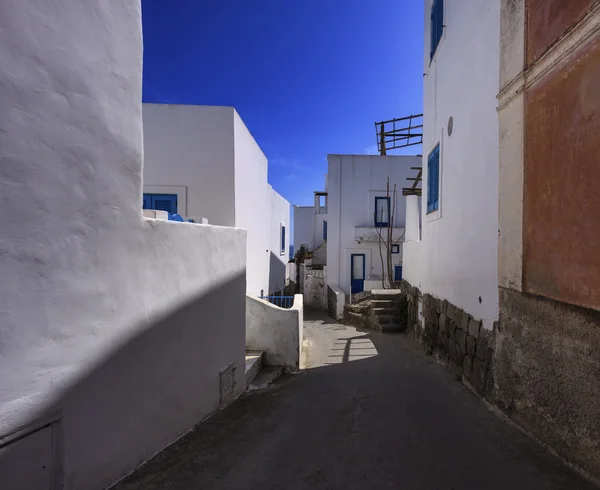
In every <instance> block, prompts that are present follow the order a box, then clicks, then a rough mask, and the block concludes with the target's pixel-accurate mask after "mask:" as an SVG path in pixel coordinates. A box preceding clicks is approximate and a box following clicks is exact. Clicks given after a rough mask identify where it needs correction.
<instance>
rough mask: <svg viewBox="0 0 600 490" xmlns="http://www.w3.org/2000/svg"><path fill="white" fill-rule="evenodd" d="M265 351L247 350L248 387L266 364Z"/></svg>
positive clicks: (246, 372) (246, 370)
mask: <svg viewBox="0 0 600 490" xmlns="http://www.w3.org/2000/svg"><path fill="white" fill-rule="evenodd" d="M264 358H265V353H264V351H246V366H245V375H246V388H248V386H250V383H252V381H253V380H254V378H256V376H258V373H259V372H260V371H261V369H262V368H263V365H264Z"/></svg>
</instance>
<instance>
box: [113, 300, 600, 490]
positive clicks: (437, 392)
mask: <svg viewBox="0 0 600 490" xmlns="http://www.w3.org/2000/svg"><path fill="white" fill-rule="evenodd" d="M305 320H306V322H305V338H306V342H305V344H306V346H307V348H308V355H307V356H306V358H305V365H306V368H307V369H306V370H305V371H304V372H303V373H301V374H298V375H295V376H289V377H286V378H284V379H281V381H280V382H279V383H278V384H276V385H275V386H273V387H271V388H269V389H267V390H263V391H259V392H254V393H250V394H246V395H244V396H243V397H242V398H241V399H240V400H238V401H237V402H235V403H234V404H233V405H231V406H230V407H228V408H227V409H225V410H224V411H222V412H221V413H219V414H217V415H216V416H214V417H212V418H210V419H209V420H208V421H206V422H205V423H204V424H202V425H201V426H200V427H199V428H198V429H197V430H195V431H194V432H192V433H190V434H188V435H187V436H186V437H184V438H183V439H182V440H180V441H179V442H178V443H176V444H175V445H173V446H172V447H171V448H169V449H167V450H166V451H164V452H163V453H161V454H160V455H159V456H158V457H157V458H155V459H154V460H153V461H151V462H150V463H149V464H147V465H146V466H145V467H143V468H142V469H141V470H140V471H138V472H137V473H136V474H134V475H132V476H131V477H130V478H129V479H127V481H126V482H123V483H121V484H119V485H117V486H116V487H115V489H117V490H142V489H143V490H153V489H161V490H169V489H171V490H195V489H215V490H220V489H240V490H252V489H257V490H258V489H260V490H275V489H282V490H283V489H285V490H291V489H305V488H311V489H322V490H325V489H357V490H358V489H361V490H363V489H378V490H380V489H402V490H421V489H422V490H434V489H454V490H460V489H469V490H471V489H472V490H482V489H486V490H496V489H497V490H505V489H527V490H536V489H540V490H542V489H544V490H550V489H590V490H591V489H595V488H596V487H595V486H593V485H592V484H590V483H587V482H586V481H584V480H583V479H581V478H580V477H578V476H577V475H576V474H574V473H573V472H572V471H571V470H569V469H568V468H567V467H565V466H564V465H563V464H562V463H561V462H560V461H559V460H558V459H557V458H555V457H553V456H551V455H550V454H548V453H547V452H546V451H544V450H543V449H542V448H540V447H539V446H538V445H537V444H535V443H534V442H532V441H530V440H529V439H528V438H527V437H525V436H524V435H522V434H521V433H520V432H518V431H517V430H515V429H513V428H512V427H510V426H509V425H507V424H506V423H504V422H503V421H501V420H500V419H499V418H497V417H496V416H495V415H494V414H492V413H491V412H489V411H488V409H487V408H486V407H485V405H484V404H483V403H481V401H479V400H478V399H477V398H476V397H475V396H474V395H472V394H471V392H470V391H468V390H467V389H466V388H465V387H464V386H463V385H462V384H460V383H458V382H457V381H455V380H454V379H453V378H452V377H451V375H450V374H449V372H448V371H447V370H446V369H445V368H444V367H443V366H441V365H439V364H437V363H436V362H435V361H434V360H433V359H431V358H428V357H426V356H425V355H424V354H423V353H422V351H421V350H420V348H419V347H418V346H417V345H416V344H415V343H414V342H413V341H412V340H410V339H408V338H407V337H406V336H403V335H380V334H372V333H364V332H360V331H357V330H355V329H354V328H351V327H345V326H343V325H339V324H336V323H334V322H332V321H331V320H329V319H326V318H325V317H324V316H323V315H321V314H315V313H311V312H309V311H306V312H305Z"/></svg>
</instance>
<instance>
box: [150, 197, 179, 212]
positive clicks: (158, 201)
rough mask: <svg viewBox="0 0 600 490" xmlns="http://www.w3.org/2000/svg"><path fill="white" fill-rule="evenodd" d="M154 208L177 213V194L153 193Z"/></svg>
mask: <svg viewBox="0 0 600 490" xmlns="http://www.w3.org/2000/svg"><path fill="white" fill-rule="evenodd" d="M152 209H156V210H157V211H167V212H168V213H171V214H176V213H177V194H152Z"/></svg>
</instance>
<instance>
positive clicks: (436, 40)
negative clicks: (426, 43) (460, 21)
mask: <svg viewBox="0 0 600 490" xmlns="http://www.w3.org/2000/svg"><path fill="white" fill-rule="evenodd" d="M430 28H431V48H430V52H429V56H430V59H433V55H434V54H435V51H436V50H437V47H438V45H439V44H440V41H441V40H442V34H443V32H444V0H433V5H432V6H431V25H430Z"/></svg>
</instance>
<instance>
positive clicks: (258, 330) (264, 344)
mask: <svg viewBox="0 0 600 490" xmlns="http://www.w3.org/2000/svg"><path fill="white" fill-rule="evenodd" d="M303 332H304V315H303V301H302V295H301V294H297V295H295V296H294V305H293V306H292V307H291V308H290V309H284V308H279V307H278V306H275V305H273V304H271V303H269V302H267V301H264V300H262V299H258V298H254V297H252V296H248V297H247V298H246V346H247V348H248V349H249V350H256V351H264V352H265V360H266V363H267V364H268V365H270V366H284V367H285V368H286V369H287V370H289V371H297V370H298V368H299V366H300V358H301V349H302V337H303Z"/></svg>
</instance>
